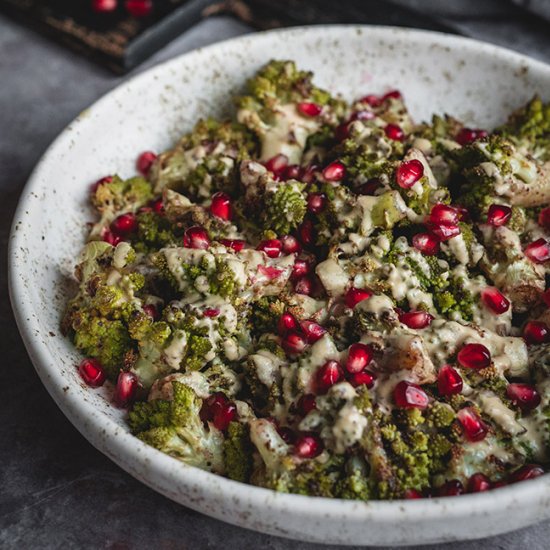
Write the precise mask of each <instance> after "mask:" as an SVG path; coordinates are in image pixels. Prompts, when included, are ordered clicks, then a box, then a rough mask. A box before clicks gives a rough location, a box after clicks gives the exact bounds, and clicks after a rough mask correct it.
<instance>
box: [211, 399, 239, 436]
mask: <svg viewBox="0 0 550 550" xmlns="http://www.w3.org/2000/svg"><path fill="white" fill-rule="evenodd" d="M236 418H237V407H236V406H235V403H232V402H231V401H226V402H225V403H223V404H222V405H221V406H218V407H216V408H215V409H214V414H213V416H212V424H214V426H215V427H216V428H218V430H220V431H221V432H225V430H227V428H228V427H229V423H230V422H233V420H235V419H236Z"/></svg>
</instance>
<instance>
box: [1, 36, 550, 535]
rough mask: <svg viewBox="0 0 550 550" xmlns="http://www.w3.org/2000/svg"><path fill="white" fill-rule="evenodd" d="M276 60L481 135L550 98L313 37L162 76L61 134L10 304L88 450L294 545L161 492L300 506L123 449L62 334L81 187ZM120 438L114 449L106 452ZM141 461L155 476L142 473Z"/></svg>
mask: <svg viewBox="0 0 550 550" xmlns="http://www.w3.org/2000/svg"><path fill="white" fill-rule="evenodd" d="M274 57H276V58H288V59H293V60H295V61H296V62H297V64H298V65H299V66H300V67H301V68H305V69H309V70H312V71H313V72H314V73H315V80H316V82H317V83H318V84H319V85H320V86H322V87H325V88H327V89H329V90H331V91H333V92H340V93H341V94H342V95H343V96H344V97H346V98H348V99H351V98H355V97H359V96H361V95H365V94H367V93H379V92H384V91H387V90H388V89H390V88H399V89H400V90H401V91H402V92H403V94H404V96H405V99H406V101H407V104H408V106H409V108H410V110H411V112H412V114H413V116H414V117H415V118H416V120H419V121H420V120H424V119H428V118H429V117H431V115H432V113H440V114H441V113H444V112H447V113H450V114H452V115H455V116H457V117H459V118H462V119H463V120H465V121H466V123H467V124H471V125H475V126H476V127H491V126H493V125H495V124H497V123H499V122H501V121H503V120H504V119H505V117H506V115H507V114H508V113H509V112H510V110H511V109H513V108H514V107H517V106H519V105H521V104H522V103H523V102H525V101H526V100H528V99H529V98H530V97H531V96H532V95H533V94H534V93H539V94H540V95H542V96H543V97H544V96H545V95H547V93H545V92H546V91H547V90H549V89H550V69H549V68H548V67H547V66H545V65H542V64H540V63H537V62H534V61H531V60H529V59H527V58H523V57H521V56H518V55H516V54H512V53H509V52H506V51H504V50H499V49H497V48H493V47H491V46H486V45H481V44H479V43H476V42H473V41H468V40H463V39H458V38H453V37H445V36H443V35H438V34H434V33H424V32H413V31H405V30H397V29H385V28H377V29H372V28H368V27H316V28H311V29H293V30H286V31H278V32H272V33H262V34H258V35H253V36H247V37H243V38H240V39H237V40H232V41H229V42H226V43H222V44H218V45H215V46H213V47H209V48H206V49H204V50H198V51H196V52H193V53H191V54H189V55H186V56H183V57H181V58H178V59H175V60H173V61H171V62H169V63H167V64H164V65H161V66H159V67H157V68H155V69H153V70H152V71H149V72H147V73H145V74H143V75H140V76H138V77H137V78H134V79H132V80H130V81H129V82H127V83H125V84H123V85H122V86H120V87H119V88H117V89H116V90H115V91H114V92H112V93H111V94H109V95H107V96H106V97H104V98H103V99H101V100H100V101H98V102H97V103H96V104H95V105H93V106H92V107H91V108H90V109H88V110H86V111H85V112H83V113H82V114H81V115H80V116H79V117H78V118H77V119H76V120H75V121H74V122H73V123H71V125H70V126H69V127H68V128H67V129H66V130H65V131H64V132H63V134H62V135H61V136H60V137H59V138H58V140H57V141H56V142H55V143H54V145H53V146H52V147H51V148H50V149H49V150H48V152H47V154H46V155H45V157H44V158H43V159H42V161H41V162H40V164H39V165H38V167H37V168H36V170H35V172H34V174H33V176H32V177H31V180H30V182H29V184H28V185H27V187H26V188H25V191H24V192H23V195H22V199H21V203H20V208H19V209H18V212H17V214H16V217H15V220H14V226H13V232H12V238H11V290H12V301H13V305H14V309H15V310H16V315H17V319H18V324H19V326H20V329H21V331H22V334H23V337H24V339H25V342H26V344H27V347H28V350H29V353H30V355H31V358H32V359H33V362H34V363H35V365H36V367H37V370H38V372H39V374H40V376H41V377H42V379H43V380H44V382H45V384H46V386H47V387H48V389H49V391H50V392H51V393H52V396H53V397H54V398H55V399H56V401H57V402H58V404H59V405H60V406H61V407H62V408H63V410H64V411H65V412H66V414H67V415H68V416H69V418H70V419H71V420H72V421H73V423H75V425H76V426H77V427H78V428H79V429H80V430H81V431H82V432H83V433H84V434H85V435H86V437H88V438H89V439H90V440H91V441H92V443H93V444H94V445H96V446H98V447H99V448H100V449H101V450H103V451H104V452H107V453H108V454H109V455H110V456H111V457H112V458H114V459H115V460H116V461H117V462H119V463H120V464H121V465H123V467H125V468H126V469H127V470H129V471H131V472H132V473H133V474H134V475H136V476H138V477H140V478H141V479H142V480H143V481H145V482H146V483H149V484H150V485H152V486H155V487H156V488H158V489H159V490H161V491H163V492H164V493H165V494H169V496H170V497H171V498H175V499H176V500H179V501H180V502H185V503H186V504H188V505H190V506H193V507H195V508H197V509H200V510H202V511H205V512H206V513H210V514H212V515H216V516H218V517H220V516H224V517H225V519H227V520H228V521H233V522H235V523H239V524H245V525H247V526H249V527H253V528H256V529H260V530H264V531H270V532H277V534H286V535H287V536H297V534H296V533H295V532H293V531H292V529H290V531H285V529H283V528H282V527H280V526H277V525H275V524H276V523H277V520H274V521H273V522H272V523H269V522H268V523H267V524H265V525H263V524H262V525H260V523H256V524H254V525H251V524H250V523H251V522H250V521H247V520H246V519H239V518H238V517H237V516H236V515H235V514H228V513H227V512H226V511H224V510H223V506H224V501H223V498H222V499H220V502H221V504H220V507H218V508H216V507H212V506H211V507H210V508H209V507H208V506H205V505H204V501H202V500H201V503H199V502H198V501H190V499H189V498H188V496H182V495H181V494H180V493H177V494H176V493H174V492H170V489H169V487H170V484H175V485H178V484H180V485H181V486H182V487H184V486H185V487H187V488H188V487H189V483H190V481H189V479H190V477H189V476H192V477H193V478H194V479H195V480H198V481H197V483H199V482H200V483H201V484H203V485H202V487H199V485H197V487H198V488H197V491H201V490H203V491H204V490H206V489H205V486H206V485H208V487H209V489H208V490H209V491H211V492H216V491H218V492H221V493H223V494H226V493H228V495H229V494H232V495H235V494H238V495H240V496H239V498H241V499H244V500H241V502H244V501H246V498H248V497H245V496H243V495H244V492H248V493H249V494H250V495H257V494H260V493H261V495H265V496H262V497H261V498H264V499H265V500H266V501H270V502H271V501H273V499H274V498H275V499H276V505H277V506H279V503H283V504H282V506H283V507H286V506H287V504H288V506H290V509H292V507H293V506H294V504H292V503H296V502H301V500H300V499H298V500H296V498H295V497H288V496H286V495H280V496H276V497H273V496H272V495H271V493H269V492H267V491H263V490H259V489H250V488H247V487H243V486H240V485H239V484H235V483H232V482H229V481H226V480H223V479H221V478H218V479H216V480H212V478H213V477H215V476H212V475H210V474H203V473H201V472H197V473H195V471H194V470H193V471H191V473H189V472H190V470H191V469H190V468H186V467H184V466H182V465H181V464H179V463H177V465H174V464H172V463H175V461H173V460H171V459H169V458H168V457H164V456H161V455H160V454H159V453H157V452H155V451H153V450H152V449H146V448H144V447H143V446H142V445H141V444H139V445H138V443H139V442H137V441H135V440H133V438H130V437H126V436H124V434H125V432H126V431H127V428H126V427H125V425H124V422H123V415H122V413H121V412H120V411H119V410H117V409H115V408H113V407H112V406H111V405H110V404H109V400H108V393H109V389H108V388H105V389H102V390H99V391H91V390H90V389H89V388H87V387H85V386H84V385H83V384H82V383H81V380H80V379H79V377H78V375H77V372H76V369H75V365H76V364H77V363H78V361H79V355H78V354H77V353H75V350H74V349H73V347H72V346H71V345H70V343H69V342H68V341H67V340H65V339H64V338H63V337H62V336H61V334H60V330H59V323H60V319H61V316H62V312H63V309H64V307H65V304H66V301H67V299H68V297H69V296H70V295H71V292H72V287H73V284H72V269H73V264H74V262H75V258H76V257H77V255H78V252H79V250H80V249H81V247H82V244H83V239H84V235H85V231H84V225H85V222H87V221H90V220H91V219H93V214H92V212H91V210H90V209H89V207H88V205H87V198H88V191H89V185H90V184H91V183H92V182H93V181H95V180H97V179H98V178H100V177H102V176H104V175H106V174H110V173H119V174H121V175H122V176H130V175H132V174H133V173H134V162H135V159H136V156H137V155H138V154H139V153H140V152H141V151H143V150H149V149H150V150H154V151H162V150H163V149H165V148H167V147H169V146H170V145H171V144H172V143H173V142H174V141H175V140H176V139H177V138H178V137H179V136H180V135H181V134H182V133H184V132H185V131H187V130H189V129H190V128H191V127H192V125H193V123H194V121H196V120H197V119H198V118H200V117H205V116H209V115H213V116H219V115H221V114H223V113H229V112H230V110H231V97H232V95H234V93H236V92H238V91H239V90H241V89H242V87H243V84H244V83H245V81H246V78H247V77H249V76H250V75H252V74H253V73H254V72H255V71H256V70H257V69H258V68H259V67H260V66H261V65H262V64H263V63H265V62H267V61H268V60H269V59H271V58H274ZM546 99H547V100H548V99H550V98H549V97H546ZM117 432H118V433H119V440H117V441H113V435H114V434H116V433H117ZM148 461H153V462H154V463H155V464H156V465H157V466H155V467H154V468H153V467H151V465H150V464H149V462H148ZM146 462H147V464H146ZM162 469H165V470H166V471H165V472H164V473H162V472H161V471H160V470H162ZM159 476H160V478H159ZM174 476H175V477H174ZM161 478H162V479H161ZM258 491H259V493H258ZM218 494H219V493H218ZM503 494H504V493H503ZM203 497H205V494H203ZM201 498H202V497H201ZM205 498H206V497H205ZM224 498H225V497H224ZM228 498H229V496H228ZM250 498H252V497H250ZM254 498H255V497H254ZM293 498H294V500H293ZM466 498H469V497H466ZM277 499H278V500H277ZM281 499H282V500H281ZM285 499H286V500H285ZM319 500H320V501H321V500H323V499H319ZM247 502H248V501H247ZM273 502H275V501H273ZM274 505H275V504H274ZM296 506H298V505H296ZM300 506H301V505H300ZM354 506H355V504H354ZM395 506H397V504H396V505H395ZM430 506H431V505H430ZM383 508H384V506H382V505H380V506H379V509H380V510H382V509H383ZM369 509H372V507H370V508H369V507H365V508H364V510H369ZM310 510H311V514H313V515H314V516H315V514H317V511H319V515H318V516H316V517H317V520H318V519H319V518H320V510H321V509H320V508H319V509H318V508H316V506H313V507H310ZM323 510H327V508H323ZM351 510H352V509H351V503H345V504H344V503H342V506H341V507H340V508H338V509H336V508H334V509H333V511H334V513H336V515H337V516H340V517H343V515H344V512H345V511H346V512H345V514H348V512H350V514H349V517H350V518H352V517H356V515H357V514H359V516H357V517H358V518H359V517H360V514H361V513H363V511H362V509H361V508H357V507H355V508H354V509H353V510H354V511H353V513H351ZM417 510H420V509H419V508H418V507H417ZM354 514H355V515H354ZM415 515H416V514H415ZM350 521H351V519H350ZM297 529H298V525H297ZM309 531H310V534H308V532H305V534H306V535H307V536H308V537H309V538H310V539H311V538H313V540H324V541H327V542H331V540H330V539H327V538H326V536H325V535H322V534H320V533H319V531H317V534H316V532H315V529H313V524H311V527H310V528H309ZM445 533H447V532H443V531H437V530H436V532H435V534H433V536H432V537H431V539H430V537H427V538H426V537H424V538H420V539H418V538H417V539H416V542H420V541H421V540H436V539H437V538H438V537H439V538H441V537H442V536H452V535H451V533H450V532H449V533H447V534H445ZM301 534H302V535H303V534H304V531H303V528H302V531H301ZM487 534H488V533H487ZM399 536H400V535H399V529H396V531H395V532H394V533H393V534H392V533H390V534H388V533H386V534H385V535H384V534H383V533H380V536H378V537H376V536H375V538H374V539H373V538H372V532H371V538H369V542H370V543H384V542H386V543H388V542H389V543H391V542H403V541H402V540H401V541H400V540H399ZM434 537H435V538H434ZM375 539H376V540H375ZM332 542H342V543H346V542H347V543H359V542H365V540H364V539H362V538H361V534H360V531H354V530H353V528H351V527H350V529H348V530H347V532H345V531H339V532H337V533H336V535H334V536H333V537H332Z"/></svg>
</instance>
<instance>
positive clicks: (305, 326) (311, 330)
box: [300, 319, 327, 344]
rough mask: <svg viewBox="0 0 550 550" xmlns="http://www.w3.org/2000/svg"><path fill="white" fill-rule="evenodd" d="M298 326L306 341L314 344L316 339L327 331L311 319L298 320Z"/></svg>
mask: <svg viewBox="0 0 550 550" xmlns="http://www.w3.org/2000/svg"><path fill="white" fill-rule="evenodd" d="M300 328H301V329H302V331H303V333H304V335H305V337H306V340H307V343H308V344H314V343H315V342H317V340H320V339H321V338H322V337H323V336H324V335H325V334H326V332H327V329H326V328H325V327H323V326H321V325H320V324H319V323H316V322H315V321H312V320H311V319H305V320H304V321H300Z"/></svg>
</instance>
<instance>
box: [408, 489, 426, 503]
mask: <svg viewBox="0 0 550 550" xmlns="http://www.w3.org/2000/svg"><path fill="white" fill-rule="evenodd" d="M403 498H404V499H406V500H413V499H416V498H424V497H423V496H422V493H421V492H420V491H417V490H416V489H407V490H406V491H405V492H404V493H403Z"/></svg>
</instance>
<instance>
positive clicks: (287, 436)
mask: <svg viewBox="0 0 550 550" xmlns="http://www.w3.org/2000/svg"><path fill="white" fill-rule="evenodd" d="M277 433H278V434H279V435H280V436H281V439H282V440H283V441H284V442H285V443H288V444H289V445H294V443H295V442H296V434H295V433H294V432H293V431H292V430H291V429H290V428H288V427H287V426H281V427H278V428H277Z"/></svg>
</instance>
